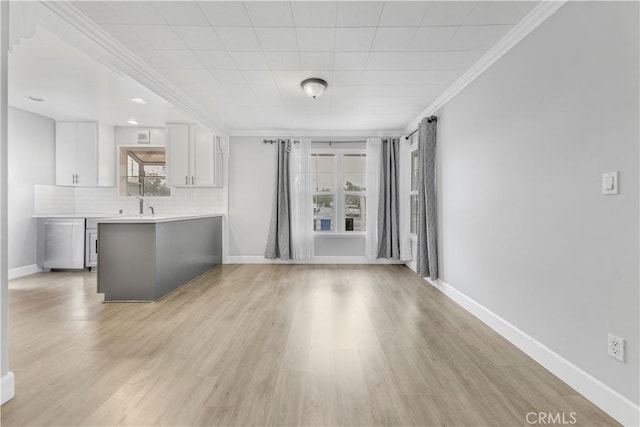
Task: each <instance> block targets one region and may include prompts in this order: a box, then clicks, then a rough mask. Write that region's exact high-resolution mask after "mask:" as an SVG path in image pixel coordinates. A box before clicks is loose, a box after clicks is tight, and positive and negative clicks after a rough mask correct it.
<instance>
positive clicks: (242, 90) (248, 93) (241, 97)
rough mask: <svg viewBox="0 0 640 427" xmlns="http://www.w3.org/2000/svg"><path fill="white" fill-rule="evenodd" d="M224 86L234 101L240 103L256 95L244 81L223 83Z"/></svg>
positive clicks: (252, 98)
mask: <svg viewBox="0 0 640 427" xmlns="http://www.w3.org/2000/svg"><path fill="white" fill-rule="evenodd" d="M224 88H225V89H226V90H227V92H228V93H229V95H231V96H232V97H233V98H235V100H236V101H240V102H239V103H240V104H242V103H243V102H245V101H248V100H254V99H255V97H256V96H255V95H254V94H253V91H252V90H251V88H250V87H249V85H247V84H246V83H242V84H228V85H225V87H224Z"/></svg>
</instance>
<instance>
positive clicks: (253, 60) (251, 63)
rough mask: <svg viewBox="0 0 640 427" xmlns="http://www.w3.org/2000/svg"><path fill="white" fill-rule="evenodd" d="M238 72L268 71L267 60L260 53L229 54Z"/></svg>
mask: <svg viewBox="0 0 640 427" xmlns="http://www.w3.org/2000/svg"><path fill="white" fill-rule="evenodd" d="M229 54H230V55H231V57H232V58H233V60H234V61H235V63H236V65H237V66H238V69H239V70H268V69H269V64H267V58H265V56H264V54H263V53H262V52H229Z"/></svg>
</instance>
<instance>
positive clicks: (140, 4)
mask: <svg viewBox="0 0 640 427" xmlns="http://www.w3.org/2000/svg"><path fill="white" fill-rule="evenodd" d="M109 7H110V8H111V10H113V12H114V13H115V14H116V15H118V16H119V17H120V19H122V21H123V22H124V23H125V24H130V25H165V24H166V21H165V20H164V19H163V18H162V15H160V14H159V13H158V12H156V10H155V9H154V8H153V7H151V2H146V1H131V2H128V1H119V2H109Z"/></svg>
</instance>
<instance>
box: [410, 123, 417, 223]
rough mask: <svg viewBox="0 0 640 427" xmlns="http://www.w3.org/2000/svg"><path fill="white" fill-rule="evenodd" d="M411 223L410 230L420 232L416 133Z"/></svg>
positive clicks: (413, 155)
mask: <svg viewBox="0 0 640 427" xmlns="http://www.w3.org/2000/svg"><path fill="white" fill-rule="evenodd" d="M409 205H410V207H409V212H410V221H411V222H410V223H409V232H410V233H411V234H412V235H416V234H418V140H417V137H415V135H414V136H413V137H412V140H411V191H410V192H409Z"/></svg>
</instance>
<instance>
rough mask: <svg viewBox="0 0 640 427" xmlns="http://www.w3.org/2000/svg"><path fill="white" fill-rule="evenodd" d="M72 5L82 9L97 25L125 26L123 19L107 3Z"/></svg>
mask: <svg viewBox="0 0 640 427" xmlns="http://www.w3.org/2000/svg"><path fill="white" fill-rule="evenodd" d="M71 4H73V5H74V6H75V7H77V8H78V9H80V11H81V12H82V13H84V14H85V15H87V16H88V17H89V18H91V20H92V21H93V22H95V23H96V24H124V21H123V20H122V18H120V17H119V16H118V15H117V14H116V13H115V12H114V11H113V9H111V7H109V3H107V2H98V1H74V2H71Z"/></svg>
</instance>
